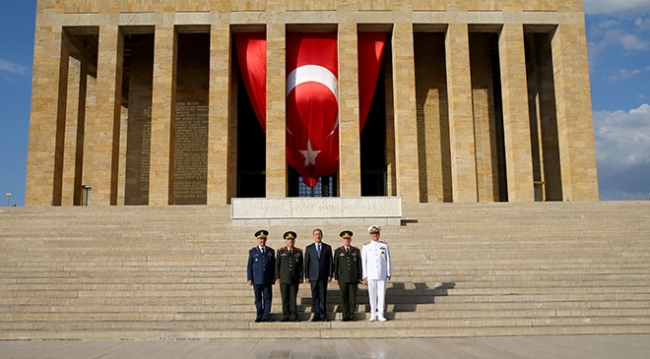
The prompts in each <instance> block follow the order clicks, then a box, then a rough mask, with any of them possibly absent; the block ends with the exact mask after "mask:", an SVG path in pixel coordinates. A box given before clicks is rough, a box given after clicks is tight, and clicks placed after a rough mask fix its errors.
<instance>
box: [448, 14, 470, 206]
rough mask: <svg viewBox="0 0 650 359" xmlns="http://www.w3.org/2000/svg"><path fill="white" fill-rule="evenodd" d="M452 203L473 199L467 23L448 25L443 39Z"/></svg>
mask: <svg viewBox="0 0 650 359" xmlns="http://www.w3.org/2000/svg"><path fill="white" fill-rule="evenodd" d="M445 51H446V55H447V62H446V64H447V94H448V103H449V142H450V152H451V178H452V189H453V201H454V202H476V201H477V199H478V193H477V187H476V156H475V140H474V111H473V109H472V106H473V105H472V79H471V72H470V62H469V33H468V27H467V24H449V28H448V29H447V38H446V40H445Z"/></svg>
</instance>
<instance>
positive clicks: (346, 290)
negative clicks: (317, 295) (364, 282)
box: [339, 282, 359, 319]
mask: <svg viewBox="0 0 650 359" xmlns="http://www.w3.org/2000/svg"><path fill="white" fill-rule="evenodd" d="M358 286H359V283H357V282H339V288H340V289H341V302H342V307H341V312H343V319H354V313H355V312H356V307H357V287H358Z"/></svg>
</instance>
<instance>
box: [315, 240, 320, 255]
mask: <svg viewBox="0 0 650 359" xmlns="http://www.w3.org/2000/svg"><path fill="white" fill-rule="evenodd" d="M316 251H317V252H318V258H320V243H319V244H318V245H317V246H316Z"/></svg>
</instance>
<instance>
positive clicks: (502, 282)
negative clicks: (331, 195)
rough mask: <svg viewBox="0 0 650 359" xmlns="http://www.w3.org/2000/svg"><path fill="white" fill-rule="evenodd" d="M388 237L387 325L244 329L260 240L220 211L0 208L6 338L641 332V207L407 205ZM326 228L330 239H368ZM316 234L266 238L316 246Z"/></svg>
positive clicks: (332, 293) (649, 242)
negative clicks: (251, 259) (249, 273)
mask: <svg viewBox="0 0 650 359" xmlns="http://www.w3.org/2000/svg"><path fill="white" fill-rule="evenodd" d="M403 214H404V216H403V220H402V225H401V226H386V227H385V228H384V230H383V231H382V240H385V241H386V242H388V243H389V244H390V246H391V254H392V257H393V265H394V276H393V278H392V280H391V282H390V284H389V288H388V291H387V303H388V312H387V317H388V319H389V321H387V322H385V323H379V322H373V323H370V322H368V321H367V311H368V305H367V291H366V287H365V286H360V291H359V296H358V302H359V308H358V312H357V315H356V317H357V321H355V322H345V323H344V322H341V321H340V313H338V305H339V302H340V300H339V293H338V287H337V286H336V285H335V284H334V283H332V284H331V285H330V287H329V299H328V301H329V302H328V304H329V305H330V308H329V312H330V319H332V321H330V322H318V323H312V322H309V321H308V319H309V317H310V303H311V299H310V291H309V285H307V284H305V285H302V286H301V289H300V291H299V294H298V297H299V299H298V300H299V311H300V312H301V313H302V314H301V315H300V319H301V321H300V322H297V323H281V322H279V321H277V319H279V313H280V312H281V306H280V296H279V288H277V287H275V288H274V303H273V308H272V312H273V313H275V314H274V315H275V316H274V317H273V318H272V319H276V321H274V322H271V323H254V321H253V319H254V317H255V314H254V311H255V308H254V305H253V291H252V289H251V288H250V287H249V286H248V285H247V284H246V273H245V262H246V258H247V252H248V250H249V249H250V248H251V247H253V246H254V245H255V244H256V241H255V239H254V238H253V233H254V232H255V230H257V229H258V228H252V227H245V226H233V225H232V223H231V220H230V207H229V206H175V207H56V208H51V207H27V208H25V207H3V208H0V340H9V339H203V338H249V337H255V338H381V337H391V338H394V337H449V336H497V335H562V334H624V333H625V334H638V333H644V334H648V333H650V202H584V203H577V202H575V203H527V204H516V203H515V204H508V203H489V204H417V205H409V204H404V205H403ZM370 224H372V223H359V224H358V225H356V226H346V228H340V227H338V226H332V225H327V226H323V227H322V228H323V231H324V233H325V238H324V241H325V242H327V243H330V244H332V245H334V246H335V245H338V244H340V238H339V237H338V233H339V232H340V231H341V230H343V229H351V230H352V231H354V232H355V236H354V238H353V242H352V244H353V245H357V246H361V245H362V244H363V243H364V242H367V240H368V236H367V232H366V228H367V226H368V225H370ZM316 226H318V224H317V223H311V222H308V221H296V223H294V224H293V225H290V224H287V225H274V226H271V227H270V228H268V229H269V230H270V232H271V234H270V240H269V242H268V244H269V245H270V246H271V247H274V248H279V247H281V246H283V245H284V241H283V240H282V239H281V235H282V233H283V232H284V231H285V230H287V229H292V230H295V231H296V232H297V233H298V239H297V242H296V245H297V246H299V247H302V248H304V247H305V246H306V245H307V244H309V243H311V230H312V229H313V228H315V227H316Z"/></svg>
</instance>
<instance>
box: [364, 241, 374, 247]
mask: <svg viewBox="0 0 650 359" xmlns="http://www.w3.org/2000/svg"><path fill="white" fill-rule="evenodd" d="M370 243H372V241H370V242H366V243H364V244H363V245H364V246H367V245H368V244H370Z"/></svg>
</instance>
